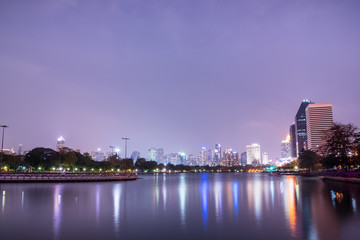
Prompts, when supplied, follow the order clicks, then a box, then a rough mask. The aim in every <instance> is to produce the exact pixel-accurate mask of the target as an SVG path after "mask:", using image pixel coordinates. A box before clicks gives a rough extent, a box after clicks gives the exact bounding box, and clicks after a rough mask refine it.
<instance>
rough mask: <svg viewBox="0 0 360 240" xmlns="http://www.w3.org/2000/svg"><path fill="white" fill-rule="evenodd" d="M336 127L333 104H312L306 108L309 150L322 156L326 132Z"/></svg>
mask: <svg viewBox="0 0 360 240" xmlns="http://www.w3.org/2000/svg"><path fill="white" fill-rule="evenodd" d="M333 125H334V120H333V112H332V104H331V103H312V104H309V105H308V106H307V107H306V126H307V132H308V148H309V149H310V150H313V151H316V152H318V153H320V154H321V151H320V147H321V146H322V145H323V144H324V143H325V141H324V139H323V137H324V135H325V133H324V131H326V130H329V129H330V128H331V127H332V126H333Z"/></svg>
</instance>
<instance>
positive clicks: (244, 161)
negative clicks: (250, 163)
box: [240, 152, 247, 166]
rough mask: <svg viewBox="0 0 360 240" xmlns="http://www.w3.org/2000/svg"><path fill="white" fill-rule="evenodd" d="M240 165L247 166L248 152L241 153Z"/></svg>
mask: <svg viewBox="0 0 360 240" xmlns="http://www.w3.org/2000/svg"><path fill="white" fill-rule="evenodd" d="M240 164H241V165H242V166H245V165H246V164H247V161H246V152H243V153H241V155H240Z"/></svg>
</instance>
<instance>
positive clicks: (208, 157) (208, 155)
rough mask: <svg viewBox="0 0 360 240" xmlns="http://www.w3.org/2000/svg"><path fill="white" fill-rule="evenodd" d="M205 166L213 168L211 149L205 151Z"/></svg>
mask: <svg viewBox="0 0 360 240" xmlns="http://www.w3.org/2000/svg"><path fill="white" fill-rule="evenodd" d="M205 165H209V166H213V165H214V162H213V151H212V150H211V149H208V150H207V151H206V163H205Z"/></svg>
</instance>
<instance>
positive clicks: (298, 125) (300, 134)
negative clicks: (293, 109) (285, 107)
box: [295, 100, 311, 156]
mask: <svg viewBox="0 0 360 240" xmlns="http://www.w3.org/2000/svg"><path fill="white" fill-rule="evenodd" d="M310 103H311V101H310V100H303V101H302V103H301V104H300V107H299V110H298V111H297V113H296V116H295V133H296V145H297V149H296V152H297V153H296V155H297V156H299V153H300V152H301V151H302V150H303V149H307V129H306V113H305V109H306V107H307V106H308V105H309V104H310Z"/></svg>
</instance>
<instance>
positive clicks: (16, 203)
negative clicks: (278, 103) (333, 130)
mask: <svg viewBox="0 0 360 240" xmlns="http://www.w3.org/2000/svg"><path fill="white" fill-rule="evenodd" d="M0 188H1V189H0V193H1V195H0V197H1V198H0V200H1V211H0V232H1V233H2V234H5V235H4V236H10V235H9V234H14V233H15V234H21V233H20V232H19V231H17V229H24V231H23V232H24V234H25V233H26V234H28V235H29V236H33V238H34V239H36V237H34V236H35V235H36V234H42V235H41V237H42V238H45V239H69V238H74V236H76V238H78V239H99V238H103V239H119V238H122V239H145V238H149V236H154V237H156V239H168V238H170V236H171V237H173V236H174V237H173V238H175V239H184V238H190V236H191V238H194V239H219V238H228V239H232V238H235V237H238V236H241V238H242V239H319V240H327V239H360V232H359V231H358V228H357V226H358V225H359V223H360V214H359V211H358V209H359V203H360V185H355V184H345V183H338V182H323V181H322V180H320V179H316V178H300V177H294V176H282V177H272V176H267V175H265V174H260V173H258V174H240V173H239V174H211V173H205V174H204V173H203V174H173V175H163V174H159V175H156V176H155V175H146V176H144V177H143V179H139V180H138V181H134V182H116V183H97V184H93V183H88V184H44V185H42V184H34V185H32V184H13V185H11V184H8V185H0ZM126 200H127V201H126ZM34 212H36V213H37V215H36V218H34ZM29 222H31V225H29ZM46 231H48V232H46ZM25 237H26V236H25V235H18V237H14V238H12V239H24V238H25ZM41 237H38V238H37V239H40V238H41Z"/></svg>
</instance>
